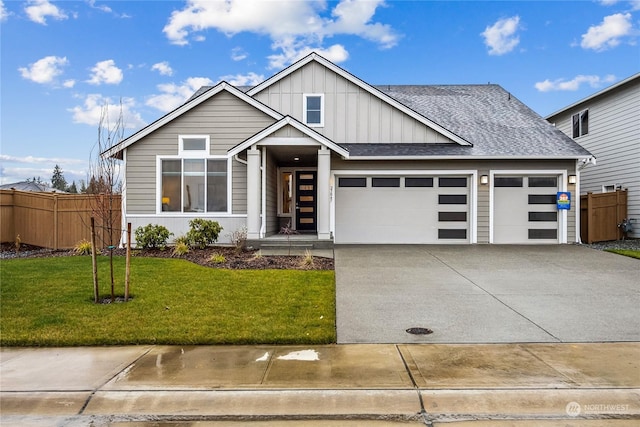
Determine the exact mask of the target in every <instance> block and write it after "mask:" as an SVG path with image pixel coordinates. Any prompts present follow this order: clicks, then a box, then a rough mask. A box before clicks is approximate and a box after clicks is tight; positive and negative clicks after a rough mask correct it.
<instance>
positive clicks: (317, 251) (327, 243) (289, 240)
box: [247, 234, 333, 257]
mask: <svg viewBox="0 0 640 427" xmlns="http://www.w3.org/2000/svg"><path fill="white" fill-rule="evenodd" d="M247 247H249V248H253V249H260V250H262V251H269V252H268V254H269V255H288V254H289V252H290V253H291V255H304V254H305V251H307V250H308V251H312V253H313V255H314V256H324V257H333V240H332V239H320V238H318V235H317V234H291V235H285V234H272V235H270V236H266V237H264V238H262V239H248V240H247Z"/></svg>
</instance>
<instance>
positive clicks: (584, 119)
mask: <svg viewBox="0 0 640 427" xmlns="http://www.w3.org/2000/svg"><path fill="white" fill-rule="evenodd" d="M571 126H572V128H573V137H574V138H577V137H579V136H584V135H586V134H588V133H589V110H584V111H581V112H579V113H577V114H574V115H573V116H571Z"/></svg>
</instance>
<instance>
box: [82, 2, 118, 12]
mask: <svg viewBox="0 0 640 427" xmlns="http://www.w3.org/2000/svg"><path fill="white" fill-rule="evenodd" d="M88 3H89V6H90V7H91V8H93V9H98V10H100V11H102V12H105V13H112V12H113V10H112V9H111V8H110V7H109V6H107V5H104V4H100V5H96V0H89V1H88Z"/></svg>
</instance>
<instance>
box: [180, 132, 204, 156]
mask: <svg viewBox="0 0 640 427" xmlns="http://www.w3.org/2000/svg"><path fill="white" fill-rule="evenodd" d="M179 139H180V150H179V151H180V154H182V155H190V154H193V155H197V156H202V155H207V154H209V135H180V136H179Z"/></svg>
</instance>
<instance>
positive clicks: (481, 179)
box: [480, 175, 489, 185]
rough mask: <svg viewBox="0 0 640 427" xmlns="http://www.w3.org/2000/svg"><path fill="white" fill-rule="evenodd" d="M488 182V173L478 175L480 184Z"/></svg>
mask: <svg viewBox="0 0 640 427" xmlns="http://www.w3.org/2000/svg"><path fill="white" fill-rule="evenodd" d="M488 183H489V176H488V175H482V176H480V184H482V185H487V184H488Z"/></svg>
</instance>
